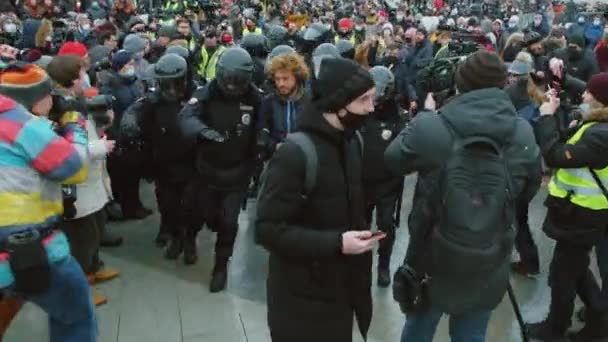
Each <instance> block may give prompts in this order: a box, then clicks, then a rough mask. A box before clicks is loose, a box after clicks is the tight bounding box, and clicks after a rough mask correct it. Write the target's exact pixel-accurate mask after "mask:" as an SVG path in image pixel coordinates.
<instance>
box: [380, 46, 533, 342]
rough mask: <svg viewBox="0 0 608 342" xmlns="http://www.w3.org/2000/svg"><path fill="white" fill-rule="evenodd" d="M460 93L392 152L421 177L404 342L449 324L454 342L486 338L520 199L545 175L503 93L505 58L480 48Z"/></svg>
mask: <svg viewBox="0 0 608 342" xmlns="http://www.w3.org/2000/svg"><path fill="white" fill-rule="evenodd" d="M454 79H455V83H456V89H457V90H458V92H459V95H457V96H456V97H454V98H452V99H451V100H450V101H449V102H448V103H447V104H445V105H444V106H442V107H440V108H439V110H438V112H435V106H436V105H435V103H434V101H433V99H432V95H430V96H428V97H427V101H425V102H426V103H425V107H426V109H427V110H426V111H423V112H421V113H419V114H418V115H417V116H416V118H415V119H414V120H413V121H412V122H411V123H410V125H409V126H408V127H407V128H406V129H405V130H403V131H402V132H401V133H400V134H399V136H398V137H397V138H396V139H395V140H394V141H393V142H392V143H391V144H390V145H389V147H388V148H387V150H386V152H385V155H384V156H385V162H386V165H387V167H388V168H389V169H390V170H392V171H393V172H395V173H396V174H400V175H403V174H409V173H411V172H415V171H417V172H418V182H417V184H416V189H415V192H414V199H413V208H412V212H411V214H410V217H409V232H410V242H409V245H408V248H407V253H406V258H405V261H404V265H403V266H401V267H400V268H399V269H398V271H397V273H396V274H395V276H394V283H393V296H394V297H395V299H396V301H397V302H398V303H399V305H400V307H401V310H402V311H403V312H404V313H405V314H406V315H407V321H406V323H405V327H404V329H403V334H402V337H401V340H402V341H403V342H407V341H417V342H427V341H428V342H430V341H432V340H433V336H434V335H435V330H436V327H437V324H438V323H439V320H440V319H441V317H442V316H443V315H448V316H449V317H450V336H451V339H452V341H469V342H481V341H485V335H486V329H487V326H488V322H489V320H490V316H491V314H492V311H493V310H494V309H495V308H496V307H497V306H498V304H499V303H500V302H501V301H502V299H503V297H504V295H505V293H506V290H507V287H508V282H509V268H510V267H509V266H510V261H511V260H510V259H511V251H512V248H513V240H514V237H515V231H514V229H513V226H512V225H513V221H514V208H515V200H516V198H517V197H518V196H519V194H521V193H522V192H524V191H526V189H525V187H526V179H527V178H528V177H529V176H528V175H529V174H532V173H533V172H539V170H537V168H536V165H537V164H536V163H537V161H538V153H539V151H538V146H537V145H536V142H535V140H534V134H533V131H532V128H531V127H530V125H529V124H528V123H527V122H526V121H525V120H524V119H522V118H519V117H518V116H517V113H516V111H515V108H513V105H512V104H511V100H510V99H509V97H508V96H507V94H506V93H505V92H504V90H503V88H504V86H505V83H506V81H507V68H506V67H505V65H504V63H503V62H502V60H501V59H500V57H499V56H497V55H496V54H493V53H489V52H485V51H478V52H476V53H474V54H472V55H470V56H469V57H468V58H467V59H466V60H465V61H464V62H462V64H460V66H459V67H458V69H457V70H456V72H455V76H454Z"/></svg>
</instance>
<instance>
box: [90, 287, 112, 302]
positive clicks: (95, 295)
mask: <svg viewBox="0 0 608 342" xmlns="http://www.w3.org/2000/svg"><path fill="white" fill-rule="evenodd" d="M91 300H92V301H93V305H95V306H101V305H104V304H108V298H107V297H106V296H104V295H102V294H100V293H98V292H96V291H94V290H92V291H91Z"/></svg>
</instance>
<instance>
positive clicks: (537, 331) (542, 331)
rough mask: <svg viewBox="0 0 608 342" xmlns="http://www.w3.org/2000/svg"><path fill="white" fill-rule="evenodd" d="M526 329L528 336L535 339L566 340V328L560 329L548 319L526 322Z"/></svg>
mask: <svg viewBox="0 0 608 342" xmlns="http://www.w3.org/2000/svg"><path fill="white" fill-rule="evenodd" d="M526 329H527V330H528V336H529V337H530V338H531V339H533V340H538V341H547V342H554V341H564V339H565V337H566V330H565V329H559V328H557V327H555V326H554V325H553V324H551V322H549V321H547V320H544V321H542V322H539V323H529V324H526Z"/></svg>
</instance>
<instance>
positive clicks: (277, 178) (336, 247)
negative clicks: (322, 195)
mask: <svg viewBox="0 0 608 342" xmlns="http://www.w3.org/2000/svg"><path fill="white" fill-rule="evenodd" d="M304 170H305V160H304V155H303V153H302V151H301V150H300V149H299V147H298V146H296V145H294V144H291V143H289V142H287V143H285V144H284V145H282V146H281V148H279V149H278V150H277V152H276V153H275V154H274V156H273V158H272V159H271V160H270V162H269V163H268V168H267V169H266V171H265V174H264V176H263V179H262V185H261V187H260V193H259V197H258V204H257V215H256V217H257V218H256V221H255V239H256V242H257V243H258V244H260V245H262V246H263V247H264V248H266V249H267V250H269V251H270V252H272V253H277V254H279V255H281V256H285V257H299V258H323V257H334V256H336V255H339V254H340V253H341V250H342V235H341V233H340V232H334V231H318V230H314V229H307V228H306V227H303V226H299V225H297V224H294V223H292V222H291V221H293V217H294V216H295V215H296V214H297V211H298V210H299V208H300V206H301V205H302V204H303V201H304V200H303V199H302V196H301V194H302V192H303V191H304V190H303V189H304V177H305V175H304V172H305V171H304Z"/></svg>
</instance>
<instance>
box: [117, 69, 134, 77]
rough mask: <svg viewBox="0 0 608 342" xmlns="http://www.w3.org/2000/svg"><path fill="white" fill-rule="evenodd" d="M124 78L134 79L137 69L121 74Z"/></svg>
mask: <svg viewBox="0 0 608 342" xmlns="http://www.w3.org/2000/svg"><path fill="white" fill-rule="evenodd" d="M120 74H121V75H122V76H125V77H132V76H134V75H135V69H134V68H129V69H127V70H124V71H123V72H121V73H120Z"/></svg>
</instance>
